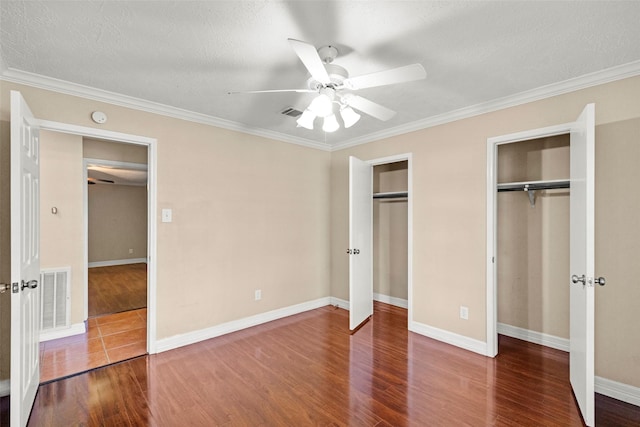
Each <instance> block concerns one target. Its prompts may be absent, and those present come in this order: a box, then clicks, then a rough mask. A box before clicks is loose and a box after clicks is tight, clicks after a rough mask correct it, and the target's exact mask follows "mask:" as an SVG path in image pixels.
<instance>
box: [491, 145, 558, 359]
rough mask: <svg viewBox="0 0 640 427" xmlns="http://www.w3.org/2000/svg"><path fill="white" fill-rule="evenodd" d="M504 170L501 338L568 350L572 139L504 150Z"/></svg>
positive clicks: (499, 300)
mask: <svg viewBox="0 0 640 427" xmlns="http://www.w3.org/2000/svg"><path fill="white" fill-rule="evenodd" d="M497 171H498V173H497V181H498V188H497V191H498V194H497V252H496V255H497V260H496V262H497V295H498V298H497V304H498V310H497V314H498V333H501V334H504V335H509V336H514V337H516V338H520V339H526V340H529V341H533V342H538V343H542V344H546V345H549V343H558V342H560V343H562V342H567V343H568V339H569V283H568V278H569V276H570V274H569V191H570V188H569V187H570V185H569V135H568V134H565V135H558V136H553V137H548V138H542V139H536V140H528V141H524V142H516V143H510V144H503V145H500V146H498V167H497ZM556 338H560V339H559V340H558V339H556ZM564 340H567V341H564ZM552 346H555V347H556V348H559V347H558V346H557V345H554V344H552ZM560 347H561V346H560Z"/></svg>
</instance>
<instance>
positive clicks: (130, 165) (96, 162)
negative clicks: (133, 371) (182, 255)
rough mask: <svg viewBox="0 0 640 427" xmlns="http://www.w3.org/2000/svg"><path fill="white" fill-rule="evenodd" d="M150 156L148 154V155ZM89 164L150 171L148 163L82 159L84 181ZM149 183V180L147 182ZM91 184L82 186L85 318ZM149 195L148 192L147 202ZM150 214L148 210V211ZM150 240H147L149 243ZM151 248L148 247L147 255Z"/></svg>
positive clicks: (87, 307) (87, 294)
mask: <svg viewBox="0 0 640 427" xmlns="http://www.w3.org/2000/svg"><path fill="white" fill-rule="evenodd" d="M147 157H148V155H147ZM89 166H106V167H112V168H120V169H132V170H139V171H148V170H149V167H148V166H147V164H146V163H131V162H119V161H113V160H104V159H91V158H86V157H85V158H83V159H82V182H83V183H86V182H87V181H88V179H89V170H88V168H89ZM147 184H148V182H147ZM88 188H89V186H88V185H83V187H82V212H83V214H82V218H83V222H84V225H83V227H84V254H83V263H84V270H83V272H82V273H83V280H84V320H87V319H88V318H89V190H88ZM148 199H149V195H148V194H147V203H148ZM147 214H148V212H147ZM148 243H149V242H147V244H148ZM148 253H149V248H148V247H147V255H148ZM148 291H149V282H148V281H147V292H148Z"/></svg>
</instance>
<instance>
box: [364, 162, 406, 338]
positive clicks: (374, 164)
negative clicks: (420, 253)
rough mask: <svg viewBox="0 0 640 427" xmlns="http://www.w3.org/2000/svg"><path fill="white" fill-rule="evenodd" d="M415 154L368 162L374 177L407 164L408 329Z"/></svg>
mask: <svg viewBox="0 0 640 427" xmlns="http://www.w3.org/2000/svg"><path fill="white" fill-rule="evenodd" d="M412 158H413V154H412V153H404V154H396V155H393V156H388V157H381V158H379V159H373V160H368V161H367V163H368V164H370V165H371V175H372V177H373V167H374V166H378V165H386V164H388V163H396V162H403V161H406V162H407V320H408V321H407V328H410V327H411V324H412V322H413V160H412ZM371 241H373V229H372V230H371Z"/></svg>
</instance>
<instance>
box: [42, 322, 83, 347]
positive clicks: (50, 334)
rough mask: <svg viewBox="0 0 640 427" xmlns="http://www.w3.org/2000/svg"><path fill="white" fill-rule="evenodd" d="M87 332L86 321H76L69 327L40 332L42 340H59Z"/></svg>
mask: <svg viewBox="0 0 640 427" xmlns="http://www.w3.org/2000/svg"><path fill="white" fill-rule="evenodd" d="M85 332H87V328H86V327H85V324H84V322H80V323H74V324H73V325H71V326H69V327H68V328H64V329H56V330H53V331H45V332H40V342H43V341H51V340H57V339H58V338H66V337H70V336H73V335H80V334H84V333H85Z"/></svg>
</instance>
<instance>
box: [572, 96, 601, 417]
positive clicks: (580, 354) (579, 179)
mask: <svg viewBox="0 0 640 427" xmlns="http://www.w3.org/2000/svg"><path fill="white" fill-rule="evenodd" d="M594 147H595V106H594V104H589V105H587V106H586V107H585V109H584V110H583V111H582V114H581V115H580V117H579V118H578V120H576V122H575V123H574V124H573V126H572V128H571V148H570V152H571V160H570V162H571V195H570V266H569V268H570V270H569V271H570V272H571V274H572V277H571V283H570V285H569V286H570V287H571V290H570V297H569V298H570V302H569V304H570V312H571V313H570V366H569V370H570V378H571V387H572V388H573V393H574V394H575V397H576V401H577V402H578V406H579V407H580V412H581V413H582V418H583V419H584V422H585V424H586V425H588V426H593V425H594V424H595V402H594V348H595V346H594V284H595V283H596V282H597V283H599V284H604V279H601V278H599V279H595V277H594V264H595V261H594V228H595V226H594V186H595V184H594V182H595V180H594V166H595V161H594V157H595V152H594V150H595V148H594Z"/></svg>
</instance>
